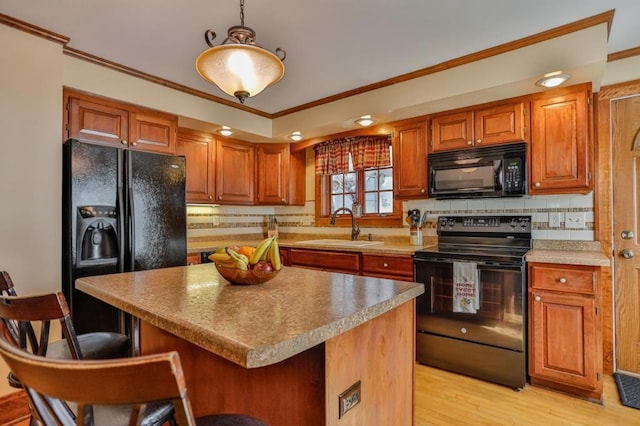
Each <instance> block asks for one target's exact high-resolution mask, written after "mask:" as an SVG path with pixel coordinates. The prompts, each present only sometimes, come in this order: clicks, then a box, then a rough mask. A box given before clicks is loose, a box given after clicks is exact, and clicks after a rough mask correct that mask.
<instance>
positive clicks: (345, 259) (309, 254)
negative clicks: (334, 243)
mask: <svg viewBox="0 0 640 426" xmlns="http://www.w3.org/2000/svg"><path fill="white" fill-rule="evenodd" d="M289 261H290V262H291V266H303V267H305V268H314V269H322V270H325V271H336V272H347V273H350V274H359V273H360V253H351V252H340V251H329V250H306V249H291V252H290V253H289Z"/></svg>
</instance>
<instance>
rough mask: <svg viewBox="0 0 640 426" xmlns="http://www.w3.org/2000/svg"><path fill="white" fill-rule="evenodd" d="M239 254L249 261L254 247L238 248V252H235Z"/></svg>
mask: <svg viewBox="0 0 640 426" xmlns="http://www.w3.org/2000/svg"><path fill="white" fill-rule="evenodd" d="M236 251H237V252H238V253H239V254H244V255H245V256H247V257H248V258H249V259H251V256H253V252H254V251H256V248H255V247H251V246H242V247H240V248H239V249H238V250H236Z"/></svg>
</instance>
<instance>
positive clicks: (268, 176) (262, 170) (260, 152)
mask: <svg viewBox="0 0 640 426" xmlns="http://www.w3.org/2000/svg"><path fill="white" fill-rule="evenodd" d="M256 158H257V163H256V170H257V173H256V187H257V189H258V191H257V194H256V201H257V204H282V205H286V204H287V202H288V197H289V144H258V145H256Z"/></svg>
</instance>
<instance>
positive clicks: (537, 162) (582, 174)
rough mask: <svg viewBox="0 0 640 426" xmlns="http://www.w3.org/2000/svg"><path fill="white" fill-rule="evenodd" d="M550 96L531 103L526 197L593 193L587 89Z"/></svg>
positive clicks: (589, 89)
mask: <svg viewBox="0 0 640 426" xmlns="http://www.w3.org/2000/svg"><path fill="white" fill-rule="evenodd" d="M552 93H553V95H551V96H547V97H542V98H539V99H534V100H532V101H531V120H532V128H531V155H530V157H529V166H530V168H529V170H530V178H529V193H530V194H561V193H587V192H589V191H591V190H592V189H593V179H592V177H591V167H592V166H591V164H592V161H593V159H592V157H593V155H592V147H591V143H590V139H591V130H590V119H589V118H590V116H591V114H590V102H589V100H590V98H591V85H590V84H585V85H578V86H574V87H573V88H567V89H563V90H556V91H553V92H552Z"/></svg>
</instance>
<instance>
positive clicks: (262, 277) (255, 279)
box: [215, 263, 280, 285]
mask: <svg viewBox="0 0 640 426" xmlns="http://www.w3.org/2000/svg"><path fill="white" fill-rule="evenodd" d="M215 265H216V269H217V270H218V272H219V273H220V275H222V277H223V278H224V279H226V280H227V281H229V282H230V283H231V284H238V285H254V284H263V283H266V282H267V281H269V280H270V279H271V278H273V277H275V276H276V275H278V272H280V271H275V270H274V271H269V272H266V271H256V270H253V269H249V270H246V271H244V270H242V269H237V268H229V267H226V266H224V265H219V264H217V263H216V264H215Z"/></svg>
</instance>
